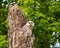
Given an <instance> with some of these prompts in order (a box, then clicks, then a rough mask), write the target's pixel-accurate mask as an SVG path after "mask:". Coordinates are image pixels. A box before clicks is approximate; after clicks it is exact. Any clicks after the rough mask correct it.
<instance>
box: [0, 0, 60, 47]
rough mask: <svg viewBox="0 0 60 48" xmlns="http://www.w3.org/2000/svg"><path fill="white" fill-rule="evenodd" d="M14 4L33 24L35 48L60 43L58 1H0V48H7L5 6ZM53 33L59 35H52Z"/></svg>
mask: <svg viewBox="0 0 60 48" xmlns="http://www.w3.org/2000/svg"><path fill="white" fill-rule="evenodd" d="M13 2H16V3H18V5H19V6H20V7H21V8H23V10H24V12H25V15H26V19H27V20H32V21H34V23H35V27H34V29H33V34H34V35H35V41H34V47H35V48H50V44H52V45H54V44H55V43H56V40H57V39H58V40H59V42H60V1H57V0H8V2H7V1H4V2H3V0H0V48H7V39H6V38H7V16H8V15H7V14H8V10H7V9H8V8H7V5H8V4H10V3H13ZM53 32H54V33H57V32H58V33H59V34H58V35H59V36H58V37H56V36H57V35H56V34H55V35H53Z"/></svg>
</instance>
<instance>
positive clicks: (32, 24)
mask: <svg viewBox="0 0 60 48" xmlns="http://www.w3.org/2000/svg"><path fill="white" fill-rule="evenodd" d="M26 25H27V26H30V27H34V22H33V21H28V22H27V23H26Z"/></svg>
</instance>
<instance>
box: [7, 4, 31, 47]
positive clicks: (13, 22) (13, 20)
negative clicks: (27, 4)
mask: <svg viewBox="0 0 60 48" xmlns="http://www.w3.org/2000/svg"><path fill="white" fill-rule="evenodd" d="M25 24H26V18H25V15H24V13H23V11H22V9H21V8H19V7H18V5H17V4H15V5H10V6H9V12H8V48H29V47H24V46H26V44H25V45H24V46H21V44H22V43H23V42H24V39H22V38H24V35H23V37H21V36H22V35H21V36H20V34H21V31H20V29H21V28H22V27H23V26H24V25H25ZM20 40H22V41H20ZM26 41H27V39H26ZM26 43H27V42H26ZM27 45H28V44H27ZM30 48H32V46H31V47H30Z"/></svg>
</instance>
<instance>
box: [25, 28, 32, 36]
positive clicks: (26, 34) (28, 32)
mask: <svg viewBox="0 0 60 48" xmlns="http://www.w3.org/2000/svg"><path fill="white" fill-rule="evenodd" d="M24 35H25V36H31V35H32V32H31V30H29V29H28V30H26V31H25V33H24Z"/></svg>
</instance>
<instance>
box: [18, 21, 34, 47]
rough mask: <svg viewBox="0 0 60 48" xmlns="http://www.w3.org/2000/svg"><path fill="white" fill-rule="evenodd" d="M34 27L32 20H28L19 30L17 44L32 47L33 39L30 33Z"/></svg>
mask: <svg viewBox="0 0 60 48" xmlns="http://www.w3.org/2000/svg"><path fill="white" fill-rule="evenodd" d="M33 27H34V22H33V21H28V22H27V23H26V24H25V25H24V26H23V27H22V28H21V30H20V31H19V41H20V43H19V45H18V46H20V48H32V45H33V41H34V39H35V37H34V35H33V34H32V29H33Z"/></svg>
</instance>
